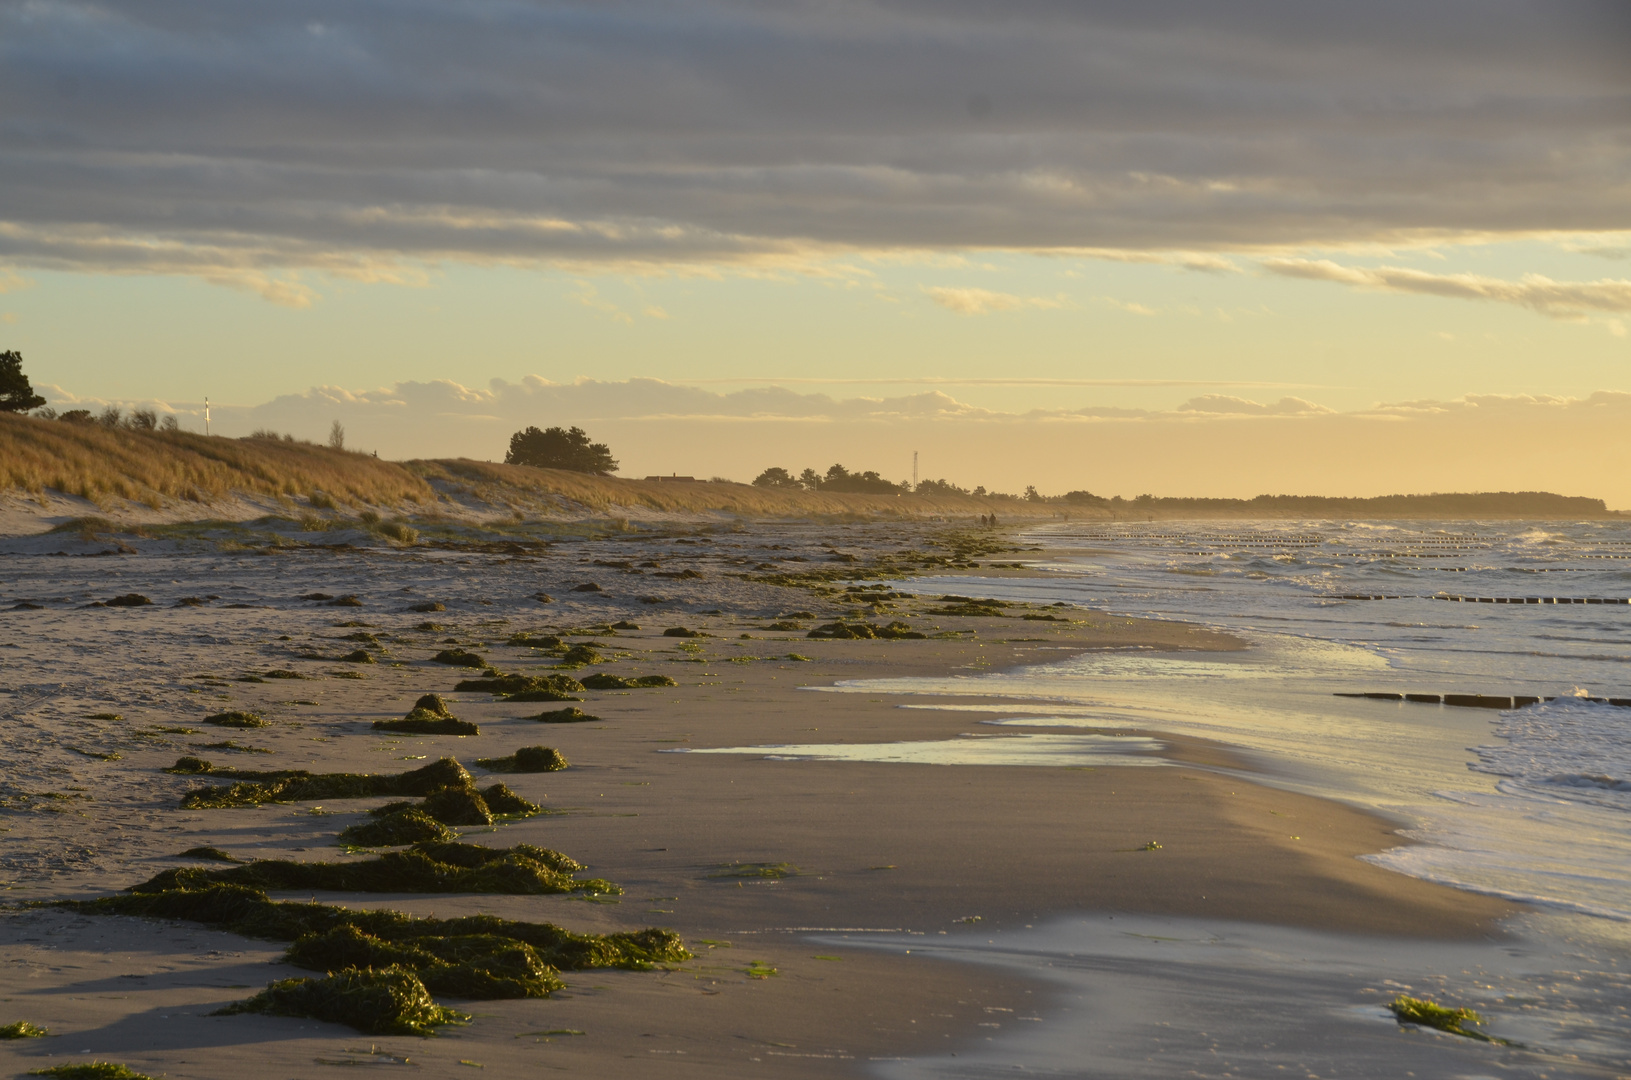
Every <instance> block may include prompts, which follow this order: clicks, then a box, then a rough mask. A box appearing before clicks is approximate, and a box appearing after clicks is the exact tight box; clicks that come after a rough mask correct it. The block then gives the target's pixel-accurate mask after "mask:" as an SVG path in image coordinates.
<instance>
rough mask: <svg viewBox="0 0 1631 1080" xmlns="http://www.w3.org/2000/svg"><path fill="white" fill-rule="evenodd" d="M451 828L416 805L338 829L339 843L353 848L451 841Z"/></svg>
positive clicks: (452, 834) (452, 836)
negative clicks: (373, 819)
mask: <svg viewBox="0 0 1631 1080" xmlns="http://www.w3.org/2000/svg"><path fill="white" fill-rule="evenodd" d="M454 835H455V834H454V832H453V830H452V829H450V828H448V827H447V826H446V825H443V824H442V823H441V822H440V821H437V820H436V819H435V818H433V817H431V816H430V815H429V814H427V813H425V812H424V811H423V810H421V809H419V808H418V807H417V806H408V807H404V808H402V809H400V810H395V811H393V812H391V813H389V814H386V815H385V816H383V817H381V818H379V819H377V820H375V821H359V822H358V823H357V824H355V825H348V826H346V827H345V828H344V829H341V830H340V843H342V844H351V845H354V846H356V847H401V846H403V845H405V844H436V843H442V842H444V841H447V840H452V839H453V838H454Z"/></svg>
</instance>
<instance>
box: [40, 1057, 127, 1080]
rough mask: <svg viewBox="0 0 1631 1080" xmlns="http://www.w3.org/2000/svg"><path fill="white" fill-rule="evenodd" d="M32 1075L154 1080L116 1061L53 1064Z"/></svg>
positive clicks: (66, 1079)
mask: <svg viewBox="0 0 1631 1080" xmlns="http://www.w3.org/2000/svg"><path fill="white" fill-rule="evenodd" d="M28 1075H30V1076H55V1077H57V1078H58V1080H153V1078H152V1077H151V1076H148V1075H147V1074H146V1073H139V1072H136V1071H135V1070H133V1069H131V1068H130V1067H129V1066H128V1065H120V1064H119V1063H118V1062H115V1061H87V1062H85V1063H83V1064H80V1065H53V1066H51V1067H50V1068H49V1069H35V1070H34V1071H33V1072H31V1073H29V1074H28Z"/></svg>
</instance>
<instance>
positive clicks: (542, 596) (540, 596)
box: [532, 592, 555, 604]
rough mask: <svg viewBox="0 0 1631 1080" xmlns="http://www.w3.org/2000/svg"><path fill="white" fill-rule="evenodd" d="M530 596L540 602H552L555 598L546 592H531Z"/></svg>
mask: <svg viewBox="0 0 1631 1080" xmlns="http://www.w3.org/2000/svg"><path fill="white" fill-rule="evenodd" d="M532 598H533V599H534V600H536V601H538V602H539V603H540V604H553V603H554V602H555V598H554V597H553V596H551V595H549V594H548V593H546V592H541V593H533V594H532Z"/></svg>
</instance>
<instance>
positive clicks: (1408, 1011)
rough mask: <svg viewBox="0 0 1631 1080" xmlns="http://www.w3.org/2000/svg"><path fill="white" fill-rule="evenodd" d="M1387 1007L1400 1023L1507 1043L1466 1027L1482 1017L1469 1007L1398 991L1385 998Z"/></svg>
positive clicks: (1480, 1039) (1492, 1041) (1469, 1037)
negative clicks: (1453, 1006)
mask: <svg viewBox="0 0 1631 1080" xmlns="http://www.w3.org/2000/svg"><path fill="white" fill-rule="evenodd" d="M1387 1007H1388V1010H1389V1011H1390V1012H1392V1013H1393V1015H1394V1016H1395V1017H1397V1018H1398V1021H1399V1023H1401V1024H1420V1025H1421V1026H1422V1027H1430V1028H1435V1029H1437V1030H1439V1031H1447V1032H1449V1033H1450V1034H1451V1035H1461V1036H1464V1037H1465V1038H1468V1039H1476V1040H1478V1041H1479V1042H1487V1043H1499V1044H1500V1045H1502V1046H1508V1045H1510V1043H1508V1042H1507V1040H1505V1039H1497V1038H1496V1037H1495V1036H1493V1035H1485V1034H1484V1033H1483V1032H1482V1031H1474V1030H1472V1029H1471V1028H1469V1027H1467V1026H1466V1025H1468V1024H1483V1022H1484V1018H1483V1017H1482V1016H1479V1015H1478V1014H1477V1013H1476V1012H1474V1011H1473V1010H1472V1009H1450V1008H1446V1007H1445V1006H1443V1005H1440V1004H1438V1003H1437V1002H1435V1001H1428V1000H1426V999H1424V998H1413V997H1410V996H1408V995H1406V994H1400V995H1399V996H1398V997H1396V998H1394V999H1393V1000H1392V1001H1390V1002H1388V1006H1387Z"/></svg>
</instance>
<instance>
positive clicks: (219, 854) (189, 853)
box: [176, 758, 243, 863]
mask: <svg viewBox="0 0 1631 1080" xmlns="http://www.w3.org/2000/svg"><path fill="white" fill-rule="evenodd" d="M194 760H197V759H196V758H195V759H194ZM176 858H178V859H204V860H207V861H209V862H230V863H235V862H243V860H242V859H238V858H234V857H233V856H232V855H230V854H229V853H227V852H225V851H222V850H221V849H220V848H218V847H195V848H188V849H187V850H186V851H183V852H182V853H181V854H180V855H177V856H176Z"/></svg>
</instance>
